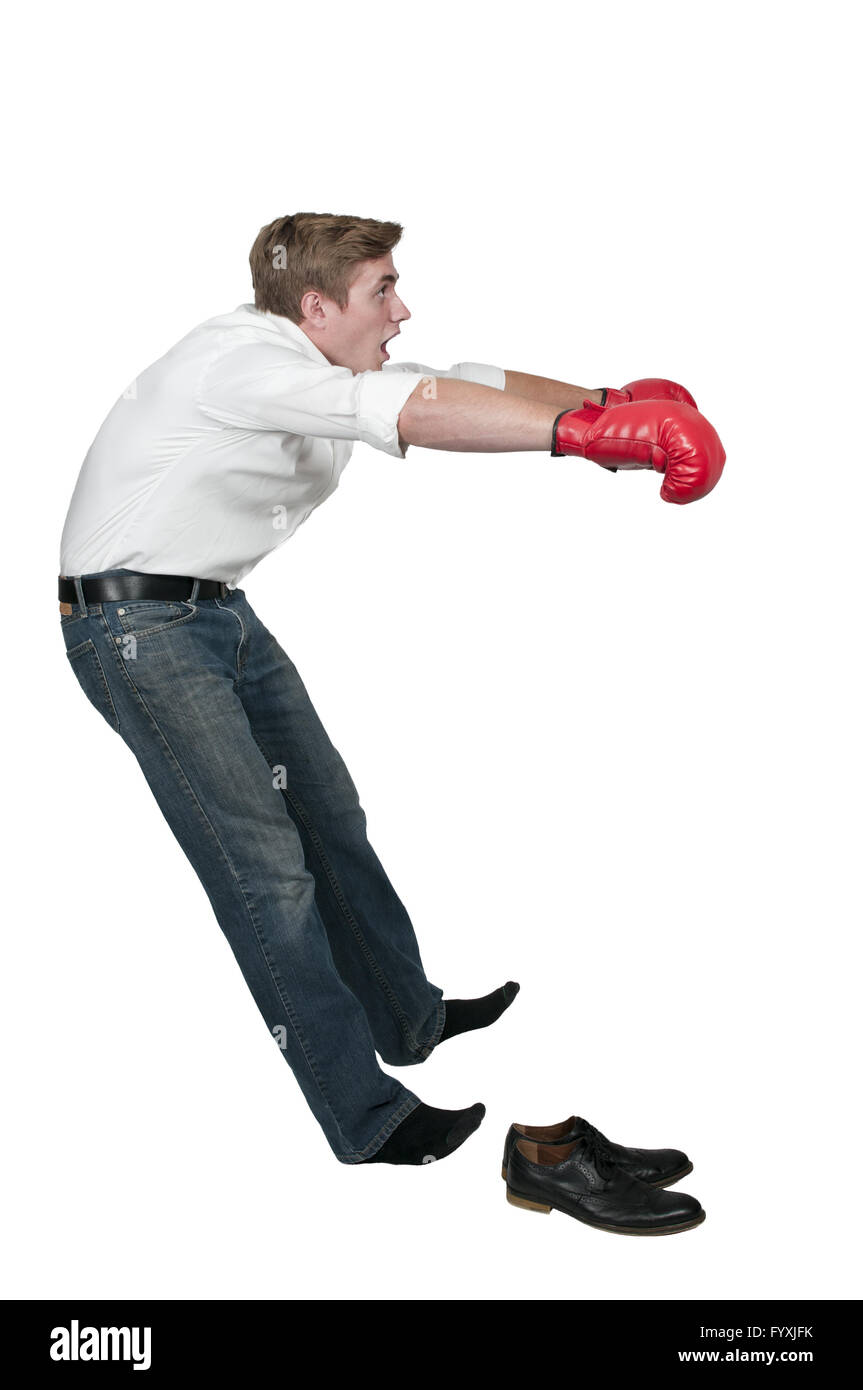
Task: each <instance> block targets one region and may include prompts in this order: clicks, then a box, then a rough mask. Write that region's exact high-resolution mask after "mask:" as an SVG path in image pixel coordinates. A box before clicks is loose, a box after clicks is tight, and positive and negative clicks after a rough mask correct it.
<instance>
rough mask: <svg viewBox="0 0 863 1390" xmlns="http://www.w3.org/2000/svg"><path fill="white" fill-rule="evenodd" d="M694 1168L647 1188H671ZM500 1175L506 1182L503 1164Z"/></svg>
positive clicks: (685, 1169)
mask: <svg viewBox="0 0 863 1390" xmlns="http://www.w3.org/2000/svg"><path fill="white" fill-rule="evenodd" d="M694 1166H695V1165H694V1164H692V1163H690V1164H689V1165H688V1166H687V1167H686V1168H681V1170H680V1172H679V1173H674V1174H672V1176H671V1177H670V1178H663V1179H662V1182H652V1183H649V1184H648V1186H649V1187H671V1185H672V1183H676V1182H680V1179H681V1178H685V1177H686V1175H687V1173H691V1172H692V1169H693V1167H694ZM500 1175H501V1177H502V1178H503V1180H504V1182H506V1168H505V1167H504V1165H503V1164H501V1166H500Z"/></svg>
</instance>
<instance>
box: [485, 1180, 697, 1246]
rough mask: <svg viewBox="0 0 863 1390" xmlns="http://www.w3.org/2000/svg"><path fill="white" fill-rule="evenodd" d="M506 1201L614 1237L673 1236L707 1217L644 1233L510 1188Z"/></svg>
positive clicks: (640, 1228)
mask: <svg viewBox="0 0 863 1390" xmlns="http://www.w3.org/2000/svg"><path fill="white" fill-rule="evenodd" d="M506 1200H507V1201H508V1202H509V1203H510V1205H511V1206H514V1207H521V1209H522V1210H523V1211H541V1212H544V1213H545V1214H546V1215H548V1213H549V1212H552V1211H559V1212H562V1214H563V1215H564V1216H571V1217H572V1219H573V1220H574V1221H580V1222H581V1224H582V1225H583V1226H592V1227H593V1229H594V1230H595V1231H609V1232H611V1234H612V1235H616V1236H675V1235H677V1233H678V1232H679V1231H691V1230H693V1229H694V1227H696V1226H700V1225H701V1223H702V1221H703V1220H704V1218H705V1217H706V1215H707V1212H706V1211H702V1212H701V1214H700V1216H696V1217H695V1218H694V1219H693V1220H692V1221H680V1222H678V1223H677V1225H675V1226H654V1227H653V1228H652V1229H651V1230H649V1231H645V1230H644V1229H643V1228H642V1227H640V1226H603V1225H602V1224H601V1223H600V1222H599V1221H588V1220H587V1218H586V1217H584V1216H576V1215H575V1213H574V1212H571V1211H567V1210H566V1208H565V1207H558V1206H555V1204H554V1203H553V1202H551V1203H548V1204H546V1203H544V1202H534V1200H533V1199H532V1198H531V1197H520V1196H519V1195H518V1193H517V1192H513V1190H512V1188H510V1187H508V1188H507V1189H506Z"/></svg>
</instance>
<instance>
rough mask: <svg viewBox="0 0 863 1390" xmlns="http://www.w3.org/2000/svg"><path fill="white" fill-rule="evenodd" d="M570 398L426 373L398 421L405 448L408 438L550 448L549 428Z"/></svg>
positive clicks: (473, 448)
mask: <svg viewBox="0 0 863 1390" xmlns="http://www.w3.org/2000/svg"><path fill="white" fill-rule="evenodd" d="M573 403H574V404H576V405H580V404H581V402H580V401H579V400H577V399H576V401H575V402H573V400H572V398H570V399H569V400H568V401H566V402H564V403H563V405H561V403H560V402H559V401H557V402H556V403H552V404H548V403H546V402H544V401H537V400H529V399H528V398H527V397H525V396H519V395H516V394H514V393H512V392H509V393H508V392H502V391H499V390H497V388H496V387H494V386H480V385H478V384H477V383H475V382H471V381H454V380H452V379H450V378H443V377H426V378H424V379H423V380H422V381H421V382H420V383H419V384H418V385H417V386H416V387H415V388H414V390H413V391H412V392H411V394H410V395H409V396H408V398H407V400H406V401H405V403H404V405H403V406H402V408H401V412H400V414H399V421H398V431H399V442H400V444H401V446H402V451H404V449H405V448H406V447H407V446H408V445H409V444H417V445H420V446H422V447H423V448H425V449H452V450H456V451H465V452H473V453H505V452H507V451H509V450H516V451H517V450H522V449H543V450H545V451H546V452H547V453H550V452H551V431H552V426H553V425H554V422H555V419H556V418H557V416H558V415H559V414H560V412H561V410H562V409H565V408H566V405H572V404H573Z"/></svg>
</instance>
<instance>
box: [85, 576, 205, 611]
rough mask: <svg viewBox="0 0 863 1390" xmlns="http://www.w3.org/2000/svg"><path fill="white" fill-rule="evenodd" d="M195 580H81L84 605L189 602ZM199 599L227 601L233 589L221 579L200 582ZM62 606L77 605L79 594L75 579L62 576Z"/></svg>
mask: <svg viewBox="0 0 863 1390" xmlns="http://www.w3.org/2000/svg"><path fill="white" fill-rule="evenodd" d="M194 583H195V581H194V579H185V578H184V577H183V576H182V575H177V574H105V575H98V574H97V575H93V576H91V578H89V579H82V580H81V586H82V588H83V590H84V602H85V603H88V604H90V603H116V602H117V601H118V600H122V599H130V600H131V599H136V598H154V599H164V600H165V601H166V602H167V601H168V600H170V599H179V600H180V601H181V602H188V600H189V597H190V595H191V593H192V586H193V585H194ZM198 585H199V587H198V598H227V596H228V594H229V593H230V589H229V588H228V586H227V584H223V583H222V582H221V580H219V579H201V580H199V581H198ZM58 597H59V599H60V602H61V603H77V602H78V593H77V590H76V588H75V581H74V579H67V578H66V576H65V575H61V576H60V579H59V595H58Z"/></svg>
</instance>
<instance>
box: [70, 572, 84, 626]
mask: <svg viewBox="0 0 863 1390" xmlns="http://www.w3.org/2000/svg"><path fill="white" fill-rule="evenodd" d="M72 582H73V583H74V585H75V597H76V598H77V600H78V603H79V605H80V608H81V617H82V618H86V616H87V603H86V600H85V598H84V585H83V584H82V583H81V576H80V575H76V576H75V578H74V580H73V581H72Z"/></svg>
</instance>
